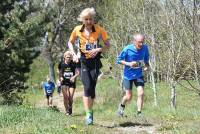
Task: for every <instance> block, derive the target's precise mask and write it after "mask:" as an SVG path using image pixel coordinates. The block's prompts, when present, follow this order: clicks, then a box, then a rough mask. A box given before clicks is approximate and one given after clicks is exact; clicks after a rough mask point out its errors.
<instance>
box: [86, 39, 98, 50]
mask: <svg viewBox="0 0 200 134" xmlns="http://www.w3.org/2000/svg"><path fill="white" fill-rule="evenodd" d="M95 48H97V42H96V41H95V42H94V43H89V42H87V43H86V44H85V50H86V51H89V50H92V49H95Z"/></svg>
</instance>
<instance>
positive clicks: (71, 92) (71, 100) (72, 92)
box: [69, 88, 75, 107]
mask: <svg viewBox="0 0 200 134" xmlns="http://www.w3.org/2000/svg"><path fill="white" fill-rule="evenodd" d="M74 91H75V89H74V88H69V106H71V107H72V105H73V97H74Z"/></svg>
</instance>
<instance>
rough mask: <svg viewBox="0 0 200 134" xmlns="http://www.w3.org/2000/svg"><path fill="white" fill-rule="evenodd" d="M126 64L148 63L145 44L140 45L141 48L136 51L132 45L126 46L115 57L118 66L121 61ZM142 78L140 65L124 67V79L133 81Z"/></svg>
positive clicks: (147, 52)
mask: <svg viewBox="0 0 200 134" xmlns="http://www.w3.org/2000/svg"><path fill="white" fill-rule="evenodd" d="M122 60H124V61H126V62H132V61H136V62H139V63H145V64H148V63H149V50H148V46H147V45H146V44H143V45H142V48H141V49H139V50H137V49H136V48H135V45H134V44H128V45H127V46H126V47H125V48H124V49H123V50H122V52H121V53H120V55H119V56H118V57H117V63H118V64H120V63H121V61H122ZM141 76H143V73H142V64H140V66H139V67H136V68H131V67H129V66H126V65H125V67H124V79H127V80H133V79H137V78H139V77H141Z"/></svg>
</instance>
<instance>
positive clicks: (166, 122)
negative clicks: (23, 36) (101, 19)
mask: <svg viewBox="0 0 200 134" xmlns="http://www.w3.org/2000/svg"><path fill="white" fill-rule="evenodd" d="M38 66H40V69H38V68H37V67H38ZM47 73H48V67H47V66H46V63H44V61H43V59H41V58H40V57H38V58H37V59H36V60H35V62H34V63H33V65H32V66H31V72H30V73H29V74H27V75H29V76H30V78H29V80H28V81H27V84H28V85H29V89H28V90H27V93H26V95H25V96H24V97H25V99H24V104H23V105H21V106H5V105H4V106H0V133H5V134H18V133H36V134H37V133H38V134H43V133H45V134H46V133H47V134H48V133H49V134H50V133H55V134H56V133H58V134H62V133H63V134H64V133H74V134H75V133H80V134H81V133H85V134H93V133H95V134H102V133H108V134H109V133H115V132H118V133H122V132H120V130H118V128H117V127H118V126H119V124H123V123H126V122H132V123H147V124H150V125H156V127H157V132H158V133H174V134H199V133H200V129H199V126H200V107H199V106H200V96H199V95H198V94H196V93H194V92H193V91H190V90H187V89H184V88H182V87H180V86H177V109H176V110H175V109H172V108H171V107H170V89H169V87H168V85H167V84H166V83H158V84H157V93H158V98H157V99H158V106H154V105H153V104H154V103H153V92H152V89H151V84H150V83H146V86H145V104H144V108H143V113H144V118H145V120H138V118H137V117H135V114H136V89H135V88H133V99H132V101H131V102H130V103H129V104H128V105H127V106H126V110H125V114H126V115H127V118H119V117H117V116H116V110H117V107H118V104H119V102H120V101H121V98H122V91H121V90H120V89H121V87H119V85H118V80H114V79H112V78H108V77H103V79H101V80H99V81H98V84H97V89H96V100H95V104H94V122H95V124H94V125H93V126H86V125H85V124H84V117H85V112H84V107H83V103H82V98H81V97H80V98H76V100H75V101H74V107H73V112H74V113H73V116H72V117H66V116H65V115H64V113H61V112H57V111H56V110H53V109H48V108H36V107H35V106H36V104H37V103H38V102H39V101H41V99H43V92H42V90H41V88H40V82H41V81H42V80H45V77H46V74H47ZM78 85H79V86H78V87H77V88H78V90H82V87H80V83H79V84H78Z"/></svg>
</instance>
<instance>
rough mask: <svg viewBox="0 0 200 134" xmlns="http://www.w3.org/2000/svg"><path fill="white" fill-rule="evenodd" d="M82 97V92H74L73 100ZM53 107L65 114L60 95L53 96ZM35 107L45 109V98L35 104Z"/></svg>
mask: <svg viewBox="0 0 200 134" xmlns="http://www.w3.org/2000/svg"><path fill="white" fill-rule="evenodd" d="M82 95H83V92H82V91H75V93H74V99H76V98H77V97H82ZM53 106H56V107H57V108H58V109H59V111H60V112H63V113H65V107H64V104H63V96H62V94H61V95H58V94H56V95H54V96H53ZM36 107H47V102H46V98H44V99H42V100H41V101H40V102H39V103H38V104H36Z"/></svg>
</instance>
